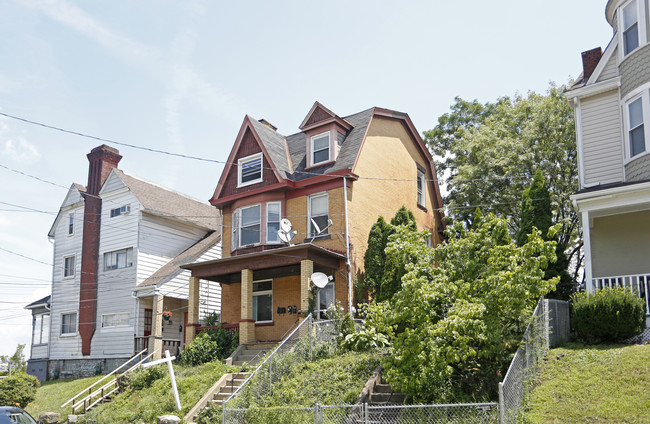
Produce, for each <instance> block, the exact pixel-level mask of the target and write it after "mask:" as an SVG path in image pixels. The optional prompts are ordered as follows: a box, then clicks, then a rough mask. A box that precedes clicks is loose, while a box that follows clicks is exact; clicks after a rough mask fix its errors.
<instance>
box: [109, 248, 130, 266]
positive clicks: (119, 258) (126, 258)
mask: <svg viewBox="0 0 650 424" xmlns="http://www.w3.org/2000/svg"><path fill="white" fill-rule="evenodd" d="M131 266H133V248H132V247H129V248H128V249H120V250H115V251H113V252H107V253H104V271H108V270H111V269H120V268H128V267H131Z"/></svg>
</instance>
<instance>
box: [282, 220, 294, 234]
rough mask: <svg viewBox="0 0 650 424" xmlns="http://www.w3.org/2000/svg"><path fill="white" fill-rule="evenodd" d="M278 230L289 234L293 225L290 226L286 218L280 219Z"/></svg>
mask: <svg viewBox="0 0 650 424" xmlns="http://www.w3.org/2000/svg"><path fill="white" fill-rule="evenodd" d="M280 230H282V231H284V232H285V233H289V232H291V230H293V225H291V221H289V220H288V219H287V218H282V219H281V220H280Z"/></svg>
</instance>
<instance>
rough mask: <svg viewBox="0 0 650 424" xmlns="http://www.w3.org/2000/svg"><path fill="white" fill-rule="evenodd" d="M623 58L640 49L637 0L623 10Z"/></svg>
mask: <svg viewBox="0 0 650 424" xmlns="http://www.w3.org/2000/svg"><path fill="white" fill-rule="evenodd" d="M622 11H623V13H622V15H623V22H622V28H621V30H622V37H623V56H627V55H628V54H629V53H630V52H632V51H633V50H634V49H636V48H637V47H639V10H638V6H637V0H632V1H631V2H629V3H628V4H627V5H625V6H624V7H623V8H622Z"/></svg>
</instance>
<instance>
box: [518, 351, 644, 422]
mask: <svg viewBox="0 0 650 424" xmlns="http://www.w3.org/2000/svg"><path fill="white" fill-rule="evenodd" d="M649 388H650V345H645V346H640V345H636V346H618V345H617V346H610V345H603V346H583V345H578V344H571V345H568V346H566V347H563V348H559V349H552V350H551V351H549V353H548V355H547V358H546V361H545V363H544V366H543V368H542V371H541V372H540V374H539V376H538V379H537V383H536V387H535V388H534V390H533V393H532V395H531V396H530V397H529V399H527V401H526V410H527V412H526V415H525V419H524V422H526V423H531V424H532V423H563V424H564V423H591V422H594V423H595V422H597V423H647V422H650V421H649V420H650V418H649V417H650V392H649V391H648V389H649Z"/></svg>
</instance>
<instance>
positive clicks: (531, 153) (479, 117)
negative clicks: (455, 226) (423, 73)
mask: <svg viewBox="0 0 650 424" xmlns="http://www.w3.org/2000/svg"><path fill="white" fill-rule="evenodd" d="M565 89H566V87H556V86H554V85H551V86H550V87H549V89H548V91H547V93H546V95H541V94H537V93H534V92H531V93H528V94H527V95H526V96H522V95H516V96H514V97H502V98H500V99H498V100H497V101H496V102H494V103H490V102H488V103H485V104H481V103H479V102H477V101H476V100H474V101H473V102H468V101H466V100H463V99H461V98H458V97H457V98H456V99H455V104H453V105H452V106H451V112H450V113H448V114H445V115H443V116H441V117H440V118H439V119H438V125H436V127H435V128H434V129H432V130H430V131H427V132H425V140H426V142H427V144H428V146H429V148H430V149H431V151H432V152H433V153H434V155H436V156H437V157H438V158H439V160H437V161H436V167H437V169H438V172H439V173H440V175H439V177H443V176H447V190H448V192H449V194H448V195H447V196H446V197H445V199H444V202H445V204H446V205H447V207H448V213H447V215H448V217H450V218H451V219H452V220H453V221H462V222H464V223H465V224H466V225H472V222H473V221H474V218H475V217H474V211H475V208H476V207H477V206H481V207H482V208H483V209H485V210H487V211H489V212H493V213H495V214H496V215H497V216H500V217H507V218H509V225H510V226H509V231H510V233H511V234H512V235H513V237H514V236H515V234H516V233H517V232H518V230H519V223H520V222H521V202H520V200H521V193H522V192H523V191H524V190H525V188H526V186H527V185H528V184H529V182H530V181H531V180H532V179H533V176H534V175H535V173H536V172H537V171H538V170H539V171H541V173H542V175H543V176H544V178H545V181H546V184H547V188H548V190H549V193H550V197H551V208H552V222H553V224H558V223H559V224H561V227H560V229H559V231H558V233H557V234H558V235H557V242H558V245H559V246H560V248H562V249H566V252H567V261H566V263H565V265H566V266H567V267H568V264H569V263H572V264H573V266H574V267H575V268H574V274H573V276H572V278H573V279H574V280H575V279H576V275H577V272H578V270H579V268H580V266H581V264H582V257H581V247H582V239H581V235H580V226H579V223H578V216H577V214H576V212H575V211H574V209H573V208H572V205H571V202H570V199H569V196H570V195H571V194H573V193H574V192H576V191H577V189H578V176H577V160H576V158H577V151H576V143H575V123H574V119H573V111H572V109H571V107H570V105H569V103H568V102H567V101H566V99H565V98H564V96H563V93H564V91H565ZM563 262H564V261H561V260H560V261H558V263H563Z"/></svg>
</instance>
